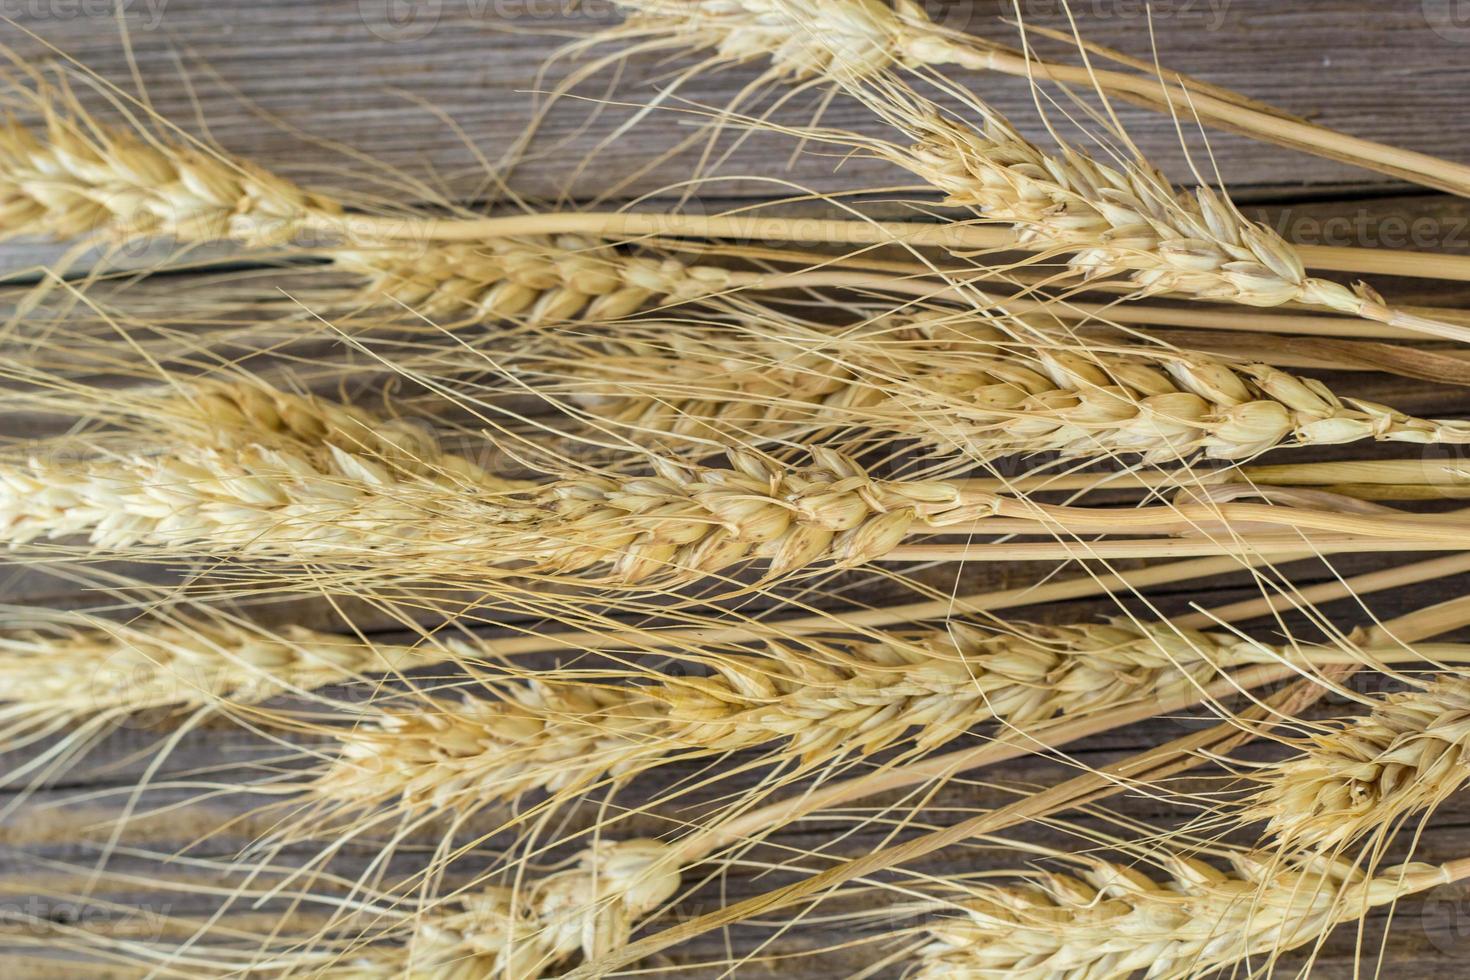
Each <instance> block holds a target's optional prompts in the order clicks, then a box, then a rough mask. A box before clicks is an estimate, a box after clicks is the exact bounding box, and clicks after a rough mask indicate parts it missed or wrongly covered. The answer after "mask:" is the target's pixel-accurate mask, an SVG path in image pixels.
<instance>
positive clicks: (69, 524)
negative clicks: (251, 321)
mask: <svg viewBox="0 0 1470 980" xmlns="http://www.w3.org/2000/svg"><path fill="white" fill-rule="evenodd" d="M126 410H127V411H129V412H131V413H132V414H134V415H135V416H137V417H138V418H139V419H140V420H141V427H142V430H143V432H144V434H145V438H144V442H145V447H144V448H143V449H142V450H138V449H127V450H124V451H121V452H118V453H115V454H113V455H111V456H107V457H102V458H99V459H95V460H90V461H84V462H80V463H78V462H73V461H69V460H63V461H56V460H52V459H47V458H44V457H42V456H40V455H36V456H33V457H32V458H31V459H30V460H29V461H28V462H27V463H25V464H19V465H16V464H12V465H7V466H0V529H3V532H0V533H3V537H4V539H5V540H6V541H7V542H9V543H10V544H11V545H12V546H16V545H20V544H24V543H27V542H30V541H34V540H38V539H44V538H58V537H63V536H67V535H71V534H77V533H83V532H85V533H87V534H88V535H89V537H90V540H91V541H92V543H93V544H94V545H95V546H97V547H99V548H106V549H111V550H120V549H124V548H128V547H131V546H133V545H137V544H148V545H153V546H164V547H174V548H184V547H188V546H196V545H203V546H205V547H208V548H212V549H215V553H217V551H218V549H226V550H231V551H241V552H245V553H251V554H282V553H285V554H288V555H291V556H295V557H309V556H311V555H313V554H338V553H343V552H344V551H345V552H358V553H362V549H363V548H364V547H367V548H368V549H369V550H370V549H371V548H372V546H373V545H374V542H378V541H382V542H384V543H385V546H386V543H387V542H392V541H396V542H397V546H398V547H400V548H402V547H403V546H404V545H405V542H404V541H403V540H400V539H398V538H397V537H396V536H397V535H399V534H404V535H407V534H410V533H411V531H412V528H413V527H415V526H421V525H416V524H415V522H416V521H417V520H418V519H419V518H421V517H422V516H423V511H422V510H421V509H420V508H416V507H415V506H414V505H413V504H412V502H411V501H410V500H409V498H410V497H413V494H414V491H418V498H422V497H428V498H429V499H431V500H432V499H435V495H434V494H432V493H429V492H428V491H430V490H435V489H437V490H438V491H439V492H440V495H441V496H449V497H451V498H455V497H456V496H463V495H465V494H467V493H471V492H472V493H477V494H485V495H494V494H498V493H503V492H506V491H507V490H510V489H514V488H516V487H518V486H520V484H517V483H512V482H509V481H505V480H501V479H499V478H497V477H494V476H493V475H491V474H490V473H488V472H486V471H485V470H483V469H482V468H480V467H479V466H477V465H475V464H474V463H472V462H470V461H469V460H468V459H465V458H464V457H461V456H456V455H453V454H449V453H445V452H442V451H440V450H439V449H438V448H437V447H436V446H434V445H433V444H432V440H429V439H426V438H425V433H424V432H422V431H420V430H418V429H416V428H414V427H412V426H409V425H405V424H401V423H396V422H388V421H385V420H381V419H376V418H374V417H373V416H372V415H371V414H370V413H368V412H365V411H363V410H362V409H359V408H355V407H350V406H345V405H338V404H334V403H332V402H328V401H325V400H323V399H319V398H314V397H310V396H299V395H293V394H289V393H286V392H280V391H275V390H272V389H269V388H266V387H265V386H263V385H259V384H254V383H250V384H246V383H241V384H234V385H230V384H204V385H200V386H197V387H195V388H194V389H193V390H191V391H190V392H189V393H188V394H187V395H185V396H181V397H175V396H172V395H162V396H151V397H141V398H137V399H135V400H134V401H133V402H132V403H130V404H129V405H127V407H126ZM415 499H417V498H415ZM375 535H376V537H375Z"/></svg>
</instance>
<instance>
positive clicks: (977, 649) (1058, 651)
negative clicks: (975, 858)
mask: <svg viewBox="0 0 1470 980" xmlns="http://www.w3.org/2000/svg"><path fill="white" fill-rule="evenodd" d="M770 646H771V650H770V651H769V652H768V653H767V654H764V655H761V656H743V657H736V656H730V657H720V658H712V659H711V660H710V665H711V666H712V667H713V668H714V674H713V675H712V676H710V677H704V678H699V677H686V678H681V679H679V680H677V681H674V682H670V683H668V684H664V685H662V686H660V687H658V688H655V689H652V690H651V691H650V694H651V695H652V696H654V697H657V698H659V699H660V700H662V701H664V702H666V703H667V705H668V728H667V733H666V734H663V733H661V737H664V738H667V739H668V740H669V741H670V743H671V744H673V745H677V746H679V747H680V748H685V749H695V748H697V749H700V750H707V751H713V752H723V751H729V750H735V749H741V748H749V747H754V746H758V745H761V744H763V743H766V742H770V741H776V740H779V741H782V742H785V743H786V744H785V746H784V747H783V749H782V751H783V752H784V753H789V754H791V755H794V756H798V757H800V758H801V759H802V760H803V762H804V763H805V764H807V765H814V764H817V763H819V762H821V761H824V760H827V759H830V758H832V757H834V756H837V755H842V754H857V755H869V754H872V753H876V752H879V751H881V750H883V749H886V748H889V747H892V746H894V745H897V744H899V743H901V742H902V741H904V740H905V739H909V738H912V740H913V751H914V752H916V753H922V752H927V751H928V750H930V749H932V748H935V747H936V746H938V745H940V744H942V743H944V742H946V741H949V740H950V739H952V738H955V737H956V736H958V735H961V734H963V733H964V732H966V731H969V730H970V729H972V728H974V727H975V726H976V725H979V724H981V723H983V722H986V721H989V720H991V719H1000V720H1002V721H1005V722H1006V723H1007V724H1010V725H1015V726H1018V727H1022V728H1024V727H1026V726H1028V725H1034V724H1038V723H1042V722H1046V721H1049V720H1051V719H1053V718H1056V717H1059V716H1062V715H1072V714H1078V713H1082V712H1088V711H1095V710H1101V709H1103V708H1107V707H1119V706H1122V705H1125V704H1127V703H1129V702H1132V701H1136V700H1137V699H1139V698H1149V697H1167V696H1168V695H1169V694H1170V692H1173V691H1177V690H1179V689H1183V688H1188V687H1193V686H1195V685H1198V684H1200V683H1203V682H1207V681H1208V680H1210V679H1212V678H1213V677H1215V676H1216V675H1217V674H1218V672H1219V671H1220V670H1223V669H1227V668H1230V667H1235V666H1240V665H1244V664H1250V663H1269V662H1280V660H1281V659H1282V658H1283V657H1284V656H1286V655H1287V654H1286V652H1285V651H1283V650H1281V649H1278V648H1272V647H1268V646H1264V645H1261V644H1256V643H1252V642H1249V641H1244V640H1240V639H1239V638H1237V637H1234V636H1230V635H1228V634H1217V633H1206V632H1201V631H1197V630H1176V629H1174V628H1173V627H1171V626H1169V625H1167V624H1159V625H1149V626H1138V625H1135V624H1132V623H1126V622H1121V621H1120V622H1116V623H1112V624H1109V625H1086V626H1038V625H1026V626H1023V627H1019V628H1018V629H1017V631H1016V632H1014V633H998V632H995V631H994V630H987V629H983V628H980V627H977V626H974V625H971V624H968V623H965V622H963V621H959V620H955V621H951V622H949V623H948V624H946V626H945V628H944V629H942V630H926V631H922V632H898V633H893V634H891V635H888V636H883V637H881V638H879V639H869V640H865V641H837V640H832V641H827V642H826V643H824V644H822V645H821V646H820V648H818V649H813V648H812V647H811V646H807V647H805V648H798V647H792V646H787V645H785V644H782V643H780V642H779V641H777V642H773V643H771V644H770Z"/></svg>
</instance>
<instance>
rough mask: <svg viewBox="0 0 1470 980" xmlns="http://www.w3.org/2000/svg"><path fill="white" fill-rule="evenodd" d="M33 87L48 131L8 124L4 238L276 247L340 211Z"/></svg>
mask: <svg viewBox="0 0 1470 980" xmlns="http://www.w3.org/2000/svg"><path fill="white" fill-rule="evenodd" d="M28 94H29V95H30V96H31V98H32V100H33V101H34V102H36V103H37V105H38V106H39V107H40V108H41V109H42V110H43V111H44V113H45V116H46V123H45V129H44V131H43V132H37V131H36V130H34V129H32V128H30V127H27V126H24V125H22V124H21V123H20V122H18V121H17V120H16V119H15V118H14V117H7V118H6V119H5V120H4V121H3V122H0V202H3V207H0V236H4V237H8V236H10V235H51V236H57V237H71V236H78V235H90V234H93V233H100V234H103V235H105V236H107V237H109V238H112V239H115V240H122V241H127V240H132V239H136V238H141V237H146V236H151V235H168V236H171V237H173V238H176V239H178V240H180V241H184V242H202V241H216V240H223V239H230V240H235V241H240V242H243V243H245V244H249V245H271V244H280V243H283V242H287V241H290V240H291V239H293V238H295V237H296V236H298V235H299V234H301V233H302V232H303V231H305V230H307V229H308V228H309V227H310V226H311V224H312V223H313V222H317V223H320V222H321V221H324V220H337V219H339V217H340V215H341V213H342V208H341V205H340V204H338V203H337V202H336V201H333V200H331V199H330V198H326V197H323V196H321V195H318V194H312V193H309V192H307V191H304V190H302V189H301V188H299V187H297V186H296V185H295V184H292V183H291V182H290V181H287V180H284V179H282V178H280V177H277V176H275V175H274V174H272V173H270V172H268V171H266V170H263V169H262V168H260V167H257V166H255V165H253V164H251V163H248V162H246V161H243V160H236V159H232V158H230V157H227V156H224V155H223V154H220V153H218V152H216V151H212V150H205V149H203V148H202V147H196V146H189V145H185V144H181V143H178V142H174V141H168V140H164V139H159V138H151V137H150V138H146V139H145V138H142V137H139V136H134V135H131V134H128V133H123V132H119V131H115V130H110V129H108V128H106V127H103V126H101V125H99V124H97V123H96V122H94V121H93V120H91V119H90V118H88V117H87V115H86V114H85V113H83V112H82V111H81V109H80V107H79V106H75V105H72V106H70V107H69V108H70V109H71V110H72V111H71V112H65V111H58V109H57V107H56V106H55V105H54V104H52V102H51V101H50V100H49V99H48V96H47V94H46V92H44V91H42V92H38V93H28Z"/></svg>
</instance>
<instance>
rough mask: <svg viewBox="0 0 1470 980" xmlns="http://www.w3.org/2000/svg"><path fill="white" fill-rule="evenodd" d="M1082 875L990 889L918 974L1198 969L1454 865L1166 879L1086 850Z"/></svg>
mask: <svg viewBox="0 0 1470 980" xmlns="http://www.w3.org/2000/svg"><path fill="white" fill-rule="evenodd" d="M1073 860H1074V862H1075V863H1076V864H1078V865H1080V869H1079V871H1078V872H1077V873H1076V874H1063V873H1047V872H1035V873H1032V874H1030V875H1027V876H1026V879H1027V880H1026V883H1025V884H1023V885H1014V886H999V885H982V886H978V887H976V888H975V889H974V897H972V898H969V899H967V900H964V901H962V902H961V903H960V907H961V909H962V913H963V914H961V915H959V916H956V917H954V918H951V919H946V920H945V921H943V922H942V923H940V924H939V925H936V926H931V927H929V928H928V929H927V932H928V934H929V941H928V942H927V943H926V944H925V945H924V946H923V947H922V948H921V949H920V951H919V964H918V968H917V970H916V971H915V973H914V974H913V975H914V976H916V977H921V978H923V980H941V978H943V980H969V978H976V980H978V978H981V977H985V978H990V977H996V976H1006V977H1017V978H1021V977H1024V978H1027V980H1065V978H1073V977H1096V978H1103V977H1117V978H1122V977H1128V976H1132V975H1134V974H1135V973H1139V972H1141V971H1146V972H1147V974H1148V976H1149V977H1151V978H1158V980H1166V978H1184V977H1199V976H1204V975H1207V974H1210V973H1212V972H1213V971H1214V970H1216V969H1221V968H1225V967H1228V966H1230V965H1231V964H1235V963H1238V962H1239V961H1241V960H1244V959H1247V958H1254V957H1257V956H1262V957H1266V958H1267V959H1270V960H1274V959H1275V958H1276V957H1277V956H1279V955H1280V954H1281V953H1283V952H1286V951H1288V950H1291V949H1295V948H1297V947H1299V946H1303V945H1306V944H1307V943H1311V942H1314V941H1316V940H1318V939H1320V938H1321V937H1322V936H1324V935H1325V934H1326V933H1327V932H1328V931H1329V930H1331V929H1332V928H1333V927H1334V926H1336V925H1337V924H1338V923H1340V922H1344V921H1348V920H1352V919H1357V918H1360V917H1361V916H1363V915H1364V914H1365V913H1366V912H1367V911H1368V910H1369V909H1371V908H1376V907H1378V906H1382V905H1386V904H1389V903H1390V902H1393V901H1395V900H1397V899H1398V898H1400V897H1402V896H1404V895H1407V894H1411V893H1414V892H1417V891H1422V890H1425V889H1427V888H1431V887H1434V886H1435V885H1439V884H1442V883H1445V882H1447V881H1449V880H1451V872H1450V871H1449V870H1448V869H1447V868H1445V867H1439V866H1434V865H1427V864H1405V865H1402V866H1400V867H1397V868H1386V869H1384V871H1383V873H1382V874H1381V875H1379V876H1375V877H1368V876H1366V875H1364V874H1363V873H1362V872H1361V871H1359V870H1358V869H1356V868H1355V867H1354V866H1353V865H1351V864H1350V863H1349V862H1346V861H1331V860H1328V859H1326V858H1322V857H1299V858H1293V859H1287V860H1283V859H1281V858H1279V857H1277V856H1275V855H1272V854H1267V853H1256V852H1250V851H1238V852H1234V853H1232V854H1231V861H1230V863H1231V866H1232V868H1231V871H1229V872H1221V871H1220V870H1218V869H1216V868H1215V867H1213V866H1211V865H1209V864H1206V863H1204V862H1203V861H1200V860H1197V859H1193V858H1188V857H1175V856H1170V857H1166V858H1158V857H1155V858H1154V860H1155V861H1156V862H1157V863H1159V864H1160V865H1161V866H1162V867H1163V868H1164V870H1166V871H1167V872H1168V878H1167V879H1165V880H1163V881H1159V880H1155V879H1154V878H1153V877H1150V876H1149V875H1147V874H1145V873H1144V872H1142V871H1140V870H1139V869H1138V868H1136V867H1133V866H1128V865H1122V864H1115V863H1112V862H1109V861H1105V860H1102V859H1099V858H1087V857H1078V858H1074V859H1073Z"/></svg>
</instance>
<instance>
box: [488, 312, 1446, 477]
mask: <svg viewBox="0 0 1470 980" xmlns="http://www.w3.org/2000/svg"><path fill="white" fill-rule="evenodd" d="M623 334H632V336H624V335H623ZM594 349H595V350H596V351H597V353H598V355H599V356H596V357H586V356H582V357H578V356H576V355H575V353H572V352H569V353H568V354H566V355H561V354H557V355H553V356H552V357H550V358H548V366H547V367H546V368H545V371H546V373H547V374H550V375H553V376H555V375H558V374H560V375H571V376H572V379H573V380H564V381H562V382H561V385H562V386H563V387H564V388H565V389H566V390H568V391H569V392H570V393H571V394H572V396H573V397H574V398H576V399H577V400H578V401H579V402H580V403H581V404H583V405H585V406H586V407H587V409H588V410H589V411H590V412H591V413H593V414H595V415H596V417H597V418H598V419H599V420H600V421H605V422H616V423H620V424H622V425H624V426H626V427H627V428H628V429H629V430H630V431H631V432H633V433H645V434H649V435H656V434H661V433H667V434H670V435H675V436H680V437H686V438H687V437H693V438H699V439H714V440H717V441H729V440H730V439H731V438H732V437H744V438H749V437H751V436H761V435H770V436H773V437H776V438H781V439H784V440H791V439H800V438H802V437H803V436H804V435H806V434H807V433H808V432H810V431H813V430H820V429H823V428H825V427H828V426H835V427H839V428H840V427H859V428H863V429H867V430H870V431H877V432H880V433H883V434H886V435H899V436H902V437H904V438H911V439H916V440H918V441H920V442H921V443H925V444H929V445H938V446H942V447H944V448H949V449H954V450H957V451H960V452H963V453H965V454H966V456H968V457H969V458H972V459H990V458H994V457H996V456H1000V455H1006V454H1011V453H1021V452H1036V451H1041V450H1051V451H1058V452H1061V453H1062V454H1064V455H1066V456H1069V457H1074V458H1085V457H1099V456H1104V455H1111V454H1115V453H1129V454H1133V453H1137V454H1139V455H1140V456H1141V458H1142V460H1143V461H1144V462H1146V463H1163V462H1172V461H1178V460H1181V459H1185V458H1188V457H1190V456H1192V455H1195V454H1198V453H1203V454H1204V455H1206V456H1209V457H1212V458H1223V459H1242V458H1246V457H1249V456H1253V455H1256V454H1258V453H1260V452H1262V451H1264V450H1266V449H1269V448H1272V447H1273V446H1277V445H1280V444H1283V443H1289V444H1295V445H1333V444H1338V443H1345V442H1353V441H1357V440H1360V439H1369V438H1371V439H1377V440H1382V441H1392V442H1408V443H1416V444H1437V443H1439V444H1460V443H1465V442H1470V425H1466V424H1464V423H1461V422H1454V421H1440V420H1423V419H1416V418H1412V417H1410V416H1407V415H1404V414H1403V413H1400V412H1397V411H1395V410H1393V409H1392V408H1389V407H1387V406H1383V405H1379V404H1376V403H1373V402H1368V401H1363V400H1358V399H1346V400H1344V399H1342V398H1339V397H1338V396H1337V395H1336V394H1334V393H1333V392H1332V391H1331V390H1330V389H1328V388H1327V387H1326V386H1325V385H1324V384H1323V383H1322V382H1320V381H1317V380H1315V379H1311V378H1304V377H1300V376H1297V375H1293V374H1290V373H1288V372H1285V371H1281V370H1279V369H1276V368H1272V367H1269V366H1267V365H1263V364H1233V363H1231V362H1229V361H1226V360H1222V359H1219V358H1214V357H1210V356H1208V355H1203V354H1195V353H1174V352H1169V351H1164V350H1162V349H1143V348H1138V349H1130V348H1120V347H1110V348H1106V349H1101V350H1099V351H1096V352H1092V351H1089V352H1080V351H1076V352H1074V351H1069V350H1064V349H1056V350H1051V349H1048V348H1047V347H1046V346H1045V345H1042V344H1037V345H1032V344H1029V343H1025V342H1019V341H1016V340H1013V339H1012V338H1010V337H1009V336H1008V335H1007V334H1005V333H1004V332H1002V331H1001V330H999V329H997V328H995V327H992V326H989V325H988V324H985V323H983V322H980V321H978V320H971V319H963V320H961V319H957V318H955V317H953V316H951V315H947V314H942V313H939V312H934V313H929V314H924V315H919V316H906V317H897V316H892V317H885V318H882V319H880V320H878V321H875V322H873V323H871V324H867V325H862V329H861V330H859V329H848V330H842V331H837V332H830V333H816V332H812V331H810V330H806V331H803V330H801V329H800V328H799V327H798V326H796V325H794V324H791V323H787V322H784V321H783V322H772V323H769V324H764V323H759V322H747V323H745V324H743V325H742V327H741V330H740V331H739V333H737V334H735V335H734V336H733V337H732V336H721V335H718V334H706V335H701V334H699V333H696V332H694V331H689V330H679V329H677V328H675V329H668V330H664V331H662V332H651V333H649V334H648V337H647V339H640V338H639V337H638V336H637V333H636V331H633V330H631V329H630V330H628V331H624V332H621V333H620V335H619V336H615V337H611V338H609V339H608V340H606V341H605V342H600V343H598V344H596V345H595V346H594ZM584 350H585V349H584ZM529 360H530V365H531V366H532V367H534V366H535V364H536V355H535V354H532V355H530V358H529ZM516 364H517V366H518V367H519V366H520V364H521V362H520V361H519V360H517V362H516ZM583 379H585V380H583ZM645 392H646V393H645Z"/></svg>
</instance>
